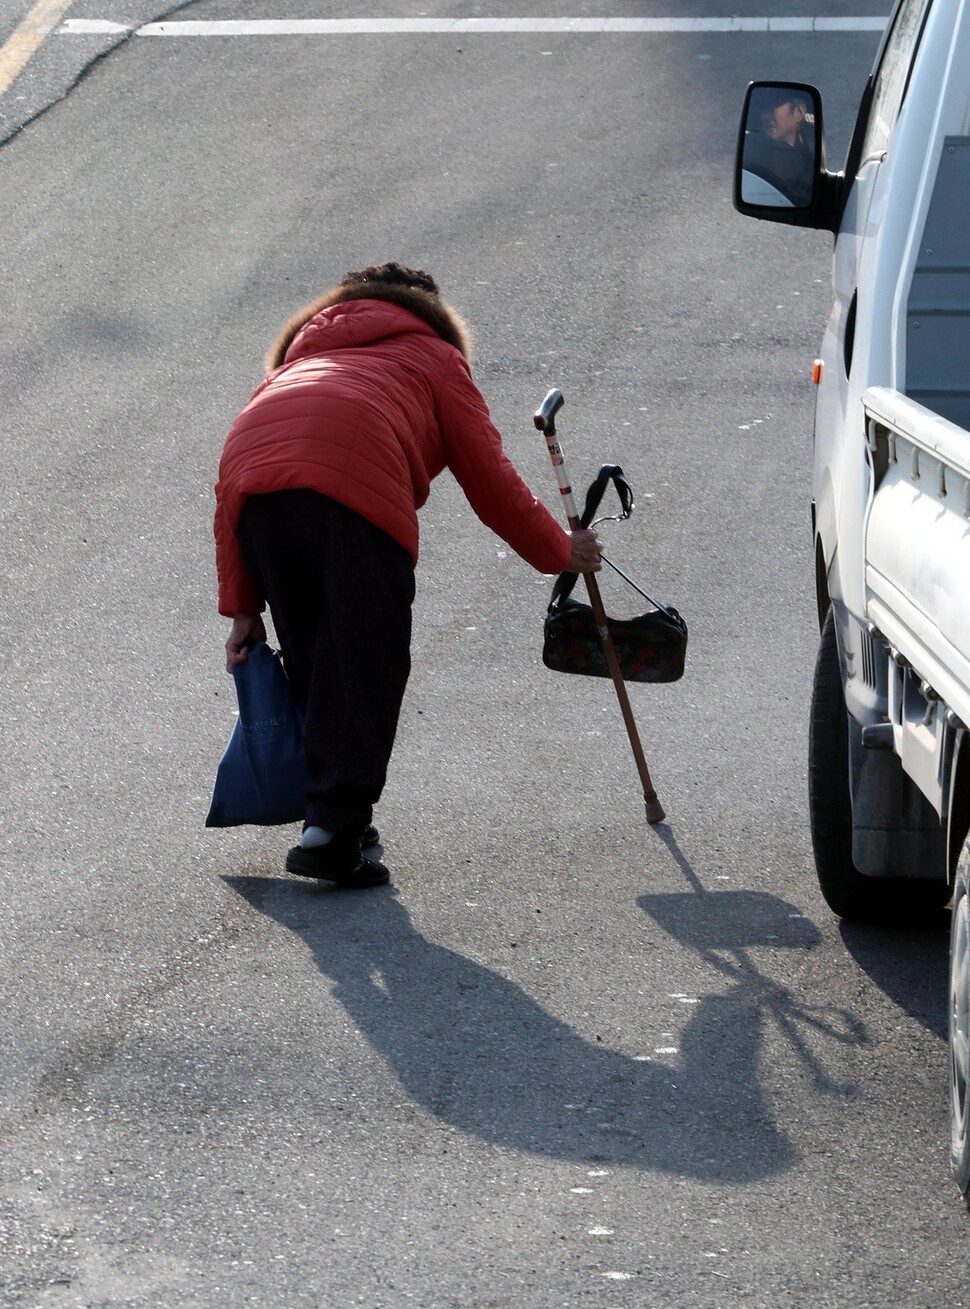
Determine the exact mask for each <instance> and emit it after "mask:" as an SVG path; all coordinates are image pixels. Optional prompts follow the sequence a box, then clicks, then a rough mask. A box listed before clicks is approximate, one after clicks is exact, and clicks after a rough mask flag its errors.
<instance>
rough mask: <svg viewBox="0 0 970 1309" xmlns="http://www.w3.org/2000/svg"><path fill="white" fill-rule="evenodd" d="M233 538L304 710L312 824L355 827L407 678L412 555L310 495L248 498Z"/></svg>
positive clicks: (383, 775) (379, 773)
mask: <svg viewBox="0 0 970 1309" xmlns="http://www.w3.org/2000/svg"><path fill="white" fill-rule="evenodd" d="M238 535H239V542H240V545H241V547H242V551H243V556H244V558H245V560H246V565H247V567H248V569H249V571H250V573H251V574H252V576H253V580H254V581H256V583H257V584H258V585H259V586H260V588H261V589H262V591H263V594H264V595H265V596H266V599H267V602H268V603H269V607H270V611H271V613H272V616H273V625H274V627H275V628H276V635H277V637H278V639H279V643H280V649H281V651H282V654H283V663H284V665H285V667H286V671H287V674H288V676H289V678H290V681H291V683H292V685H293V688H294V691H295V692H296V695H297V697H298V699H299V700H300V701H301V702H302V703H303V704H304V706H305V709H306V751H307V763H308V765H309V770H310V786H309V788H308V790H307V810H306V821H307V823H310V824H314V825H316V826H318V827H325V828H327V829H329V830H330V831H333V832H342V831H348V830H350V831H362V830H363V828H364V827H365V826H366V825H367V824H368V823H369V822H370V821H371V816H372V807H373V805H374V804H375V803H376V802H377V800H378V799H379V798H380V795H381V792H382V791H383V789H384V783H385V781H386V779H387V766H388V761H389V760H390V757H391V750H392V748H393V746H394V736H395V733H396V731H397V723H398V717H399V715H400V711H401V700H402V698H403V696H404V688H405V687H406V685H407V680H408V675H409V673H410V671H411V604H412V602H413V600H414V568H413V567H412V564H411V556H410V555H409V554H408V552H407V551H406V550H405V549H404V547H403V546H401V545H399V544H398V543H397V542H396V541H395V540H393V539H392V538H391V537H390V536H388V535H387V533H386V532H382V531H381V530H380V529H379V528H377V527H375V526H374V525H373V524H372V523H369V522H368V521H367V520H366V519H365V518H362V517H361V516H360V515H359V514H357V513H354V511H353V510H351V509H348V508H347V507H346V506H345V505H342V504H339V503H338V502H337V501H336V500H331V499H330V498H329V497H328V496H325V495H320V494H319V493H318V492H316V491H308V490H295V491H275V492H273V493H272V494H269V495H254V496H250V497H249V499H248V500H247V501H246V504H245V506H244V508H243V513H242V517H241V518H240V521H239V533H238Z"/></svg>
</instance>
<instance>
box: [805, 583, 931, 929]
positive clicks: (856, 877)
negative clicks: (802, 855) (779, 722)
mask: <svg viewBox="0 0 970 1309" xmlns="http://www.w3.org/2000/svg"><path fill="white" fill-rule="evenodd" d="M808 810H809V821H810V824H811V831H812V850H813V852H814V854H815V870H816V873H817V875H818V884H819V887H820V889H821V892H822V896H823V898H824V900H825V903H826V904H827V905H828V907H829V908H830V909H831V910H832V911H833V912H834V913H836V914H838V915H839V916H840V917H841V918H850V919H855V920H856V921H858V922H872V923H876V922H882V923H885V922H899V921H909V922H912V921H916V920H925V919H927V918H930V917H932V916H933V915H935V914H938V913H939V911H940V910H941V909H942V907H943V906H944V905H945V904H946V902H947V900H948V899H949V898H950V890H949V887H948V885H947V883H946V882H945V881H944V880H943V879H942V878H940V879H930V878H927V879H923V878H901V877H886V878H883V877H865V876H863V874H862V873H860V872H859V871H858V869H857V868H856V866H855V864H854V863H853V862H852V800H851V796H850V787H849V727H848V711H847V710H846V707H845V695H844V693H843V690H842V673H841V670H840V668H839V651H838V646H837V644H836V636H835V616H834V614H833V612H832V610H831V609H829V611H828V614H827V615H826V618H825V624H824V626H823V628H822V636H821V640H820V641H819V647H818V658H817V659H816V663H815V681H814V685H813V688H812V716H811V722H810V725H809V737H808Z"/></svg>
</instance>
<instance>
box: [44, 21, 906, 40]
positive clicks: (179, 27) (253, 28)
mask: <svg viewBox="0 0 970 1309" xmlns="http://www.w3.org/2000/svg"><path fill="white" fill-rule="evenodd" d="M885 26H886V18H885V17H877V18H872V17H867V18H293V19H286V18H258V19H246V20H238V21H237V20H232V19H212V20H203V19H184V20H181V21H174V22H159V23H146V24H145V25H144V26H143V27H136V28H126V27H125V26H124V24H121V23H112V22H109V21H108V20H106V19H97V18H95V19H89V18H69V19H68V20H67V21H66V22H64V23H63V24H62V25H61V26H60V27H59V28H58V29H57V30H58V33H59V35H62V36H89V35H92V34H102V33H118V32H125V31H130V32H132V33H133V34H134V35H135V36H374V35H381V34H386V35H395V34H396V35H402V34H421V33H441V34H444V35H448V36H454V35H473V34H475V33H506V34H520V33H525V34H528V33H531V32H537V33H553V34H554V33H573V32H576V33H623V32H632V33H636V32H645V33H651V32H652V33H661V34H662V33H687V34H689V33H692V32H881V31H882V30H883V28H884V27H885Z"/></svg>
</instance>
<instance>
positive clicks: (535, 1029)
mask: <svg viewBox="0 0 970 1309" xmlns="http://www.w3.org/2000/svg"><path fill="white" fill-rule="evenodd" d="M225 881H226V882H227V883H228V884H229V885H230V886H231V887H232V888H233V889H235V890H236V891H237V892H238V893H239V895H241V896H243V897H244V898H245V899H246V900H247V901H248V902H249V903H250V904H251V905H252V906H253V907H254V908H255V909H257V910H258V911H259V912H261V913H263V914H265V915H266V916H267V917H269V918H271V919H273V920H274V921H275V922H278V923H279V924H281V925H282V926H284V927H286V928H287V929H288V930H289V931H291V932H293V933H294V934H295V935H296V936H298V937H299V938H300V939H301V940H302V941H303V942H304V944H305V945H306V947H307V948H308V950H309V951H310V953H311V955H312V957H313V960H314V962H315V964H316V966H317V968H318V969H319V970H320V972H321V973H322V974H323V975H324V976H326V977H328V978H329V979H330V980H331V981H332V982H333V983H334V990H333V995H334V997H335V999H337V1000H338V1001H339V1002H340V1004H341V1005H342V1006H343V1007H344V1009H345V1010H346V1012H347V1014H348V1015H349V1017H350V1018H351V1019H352V1020H353V1022H354V1023H355V1024H356V1026H357V1028H358V1029H359V1030H360V1032H361V1033H362V1034H363V1035H364V1036H365V1038H366V1039H367V1040H368V1042H369V1043H370V1044H371V1046H372V1047H373V1049H374V1050H375V1051H377V1053H378V1054H379V1055H380V1056H381V1057H382V1058H383V1059H384V1060H385V1061H386V1063H387V1065H388V1067H389V1068H390V1069H391V1070H392V1071H393V1072H394V1074H395V1076H396V1077H397V1079H398V1081H399V1082H400V1084H401V1086H402V1087H403V1088H404V1089H405V1091H406V1092H407V1094H408V1095H409V1096H411V1097H412V1098H413V1100H414V1101H415V1102H416V1103H418V1104H419V1105H421V1106H423V1107H424V1108H425V1109H426V1110H427V1111H428V1112H429V1113H432V1114H434V1115H435V1116H436V1117H437V1118H438V1119H439V1120H440V1121H442V1122H445V1123H448V1124H450V1125H452V1126H454V1127H455V1128H456V1129H458V1130H460V1131H462V1132H464V1133H467V1134H468V1135H470V1136H474V1137H477V1138H478V1139H480V1140H483V1141H488V1142H492V1143H494V1144H496V1145H499V1146H502V1147H506V1148H510V1149H515V1150H521V1151H524V1152H528V1153H531V1154H535V1155H540V1156H547V1157H551V1158H556V1159H566V1160H576V1161H584V1162H594V1161H595V1162H602V1163H609V1164H614V1165H624V1166H629V1167H634V1168H642V1169H651V1170H660V1171H663V1172H667V1173H672V1174H678V1175H683V1176H689V1177H694V1178H703V1179H705V1180H710V1181H713V1182H721V1183H734V1184H738V1183H746V1182H751V1181H756V1180H759V1179H762V1178H766V1177H771V1176H775V1175H778V1174H781V1173H784V1172H785V1171H787V1170H788V1169H790V1168H791V1167H792V1166H793V1165H794V1163H795V1162H796V1160H797V1153H796V1150H795V1148H794V1147H793V1145H792V1143H791V1142H790V1141H789V1140H788V1139H787V1137H786V1136H785V1135H784V1134H783V1133H782V1132H781V1131H780V1130H779V1129H778V1128H777V1127H776V1126H775V1124H774V1122H773V1121H772V1114H771V1112H770V1109H769V1106H768V1105H767V1103H766V1101H765V1097H764V1095H763V1093H762V1090H761V1087H760V1084H759V1056H760V1047H761V1039H762V1031H763V1025H764V1021H765V1015H766V1013H767V1012H775V1013H776V1014H777V1013H781V1012H784V1013H785V1015H786V1016H790V1015H791V1014H792V1013H794V1012H796V1010H795V1008H794V1006H793V1004H792V1002H791V999H790V997H788V996H787V993H786V992H783V991H782V989H781V988H779V987H777V986H776V985H775V984H773V983H767V982H766V979H764V978H762V977H760V975H758V974H757V973H756V972H755V971H754V970H753V969H747V970H741V971H739V972H736V973H735V974H734V975H733V976H732V983H733V984H732V986H731V987H730V989H729V990H728V992H727V993H726V994H723V995H713V996H706V997H701V998H698V1001H697V1003H696V1005H694V1006H693V1007H692V1010H691V1019H690V1021H689V1022H688V1025H687V1027H686V1029H685V1030H684V1032H683V1034H682V1036H681V1039H680V1043H679V1052H677V1053H676V1055H675V1057H671V1056H670V1055H669V1053H667V1054H666V1055H664V1056H661V1055H660V1054H659V1053H658V1052H657V1051H655V1050H654V1049H653V1038H645V1040H647V1041H648V1044H647V1048H646V1049H644V1050H643V1051H637V1052H636V1053H624V1052H621V1051H618V1050H612V1049H610V1048H609V1047H607V1046H606V1045H604V1044H602V1043H600V1042H599V1041H596V1040H589V1039H587V1038H586V1037H584V1036H582V1035H580V1034H579V1033H577V1032H576V1031H575V1030H574V1029H573V1028H571V1027H570V1026H569V1025H568V1024H567V1023H565V1022H563V1021H562V1020H561V1019H559V1018H557V1017H555V1016H554V1015H553V1014H551V1013H549V1012H548V1011H547V1010H546V1009H544V1008H543V1007H542V1006H541V1005H540V1004H538V1003H537V1002H536V1001H535V1000H534V999H533V998H532V997H531V996H530V995H529V994H528V993H527V992H526V991H525V990H523V988H522V987H521V986H519V985H518V984H517V983H516V982H514V981H511V980H510V979H509V978H507V977H504V976H502V974H501V973H499V972H497V971H495V970H494V969H491V968H488V967H485V966H484V965H483V964H480V963H477V962H475V961H473V960H472V959H469V958H467V957H466V956H464V955H462V954H459V953H457V952H456V951H454V950H451V949H448V948H446V947H444V946H441V945H437V944H435V943H434V942H432V941H429V940H428V939H427V938H426V937H424V936H423V935H422V934H421V933H420V932H419V931H418V930H417V929H416V928H415V926H414V924H413V923H412V921H411V917H410V915H409V913H408V911H407V908H406V907H405V905H404V904H403V903H402V902H401V900H400V899H399V898H398V896H397V894H396V892H395V891H394V890H393V889H392V888H390V887H388V888H381V889H379V890H377V891H371V892H368V893H366V895H361V894H360V893H353V892H341V891H339V890H336V889H332V888H329V887H325V886H316V885H313V886H307V885H304V884H301V883H296V882H293V881H291V880H289V879H286V880H284V879H278V878H263V877H244V876H238V877H227V878H225ZM737 894H744V893H737ZM769 898H770V897H769ZM659 899H660V898H659V897H655V896H652V897H644V900H643V901H641V903H642V904H644V907H647V908H649V909H650V910H651V911H652V912H653V913H654V914H657V913H658V912H660V913H661V915H662V913H663V910H662V909H661V907H660V905H659V903H658V902H659ZM647 901H649V905H648V904H647V903H646V902H647ZM759 903H761V904H762V908H763V907H764V905H763V901H760V900H759ZM736 908H737V909H738V910H739V911H740V912H743V911H744V909H745V906H744V905H741V904H736ZM778 912H781V910H780V909H779V910H778ZM801 933H802V936H801V939H802V943H803V945H805V946H808V945H810V943H811V939H812V933H811V931H810V930H809V928H807V927H803V928H802V929H801ZM705 948H706V947H705ZM589 985H590V990H591V992H595V989H596V985H597V983H596V980H595V978H590V983H589ZM835 1035H836V1039H845V1037H844V1034H839V1033H836V1034H835ZM819 1082H820V1084H822V1083H823V1082H824V1079H822V1078H820V1079H819ZM826 1089H827V1088H826Z"/></svg>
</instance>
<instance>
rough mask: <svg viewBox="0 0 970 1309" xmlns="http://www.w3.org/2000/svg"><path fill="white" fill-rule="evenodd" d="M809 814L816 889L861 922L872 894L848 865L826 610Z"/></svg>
mask: <svg viewBox="0 0 970 1309" xmlns="http://www.w3.org/2000/svg"><path fill="white" fill-rule="evenodd" d="M808 813H809V822H810V824H811V829H812V850H813V852H814V855H815V871H816V873H817V874H818V884H819V886H820V888H821V891H822V895H823V897H824V899H825V903H826V904H827V905H828V907H829V908H830V909H831V910H832V911H833V912H834V913H837V914H840V915H842V916H843V917H845V918H858V917H864V916H865V907H866V905H867V903H868V902H869V900H870V899H871V891H870V890H869V888H868V887H867V886H866V885H864V883H866V882H867V881H868V879H867V878H864V877H863V876H862V874H861V873H859V872H858V871H857V870H856V867H855V865H854V864H853V862H852V802H851V799H850V797H849V731H848V724H847V722H846V708H845V697H844V696H843V694H842V673H841V671H840V669H839V651H838V646H837V645H836V640H835V616H834V614H833V613H832V610H831V609H829V611H828V613H827V614H826V617H825V625H824V626H823V628H822V637H821V640H820V641H819V646H818V656H817V658H816V660H815V681H814V683H813V686H812V717H811V721H810V723H809V733H808Z"/></svg>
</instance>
